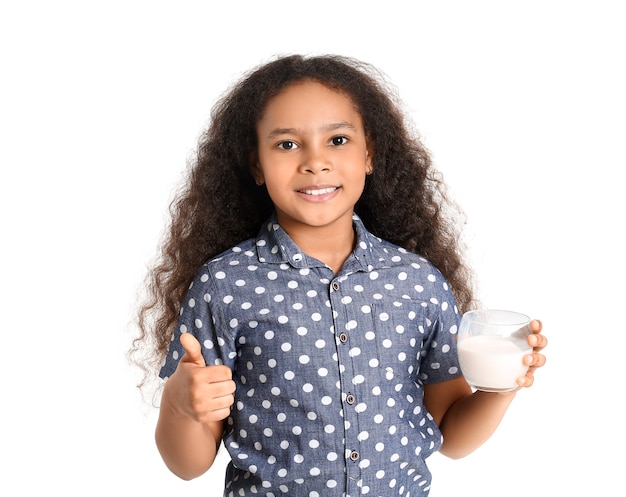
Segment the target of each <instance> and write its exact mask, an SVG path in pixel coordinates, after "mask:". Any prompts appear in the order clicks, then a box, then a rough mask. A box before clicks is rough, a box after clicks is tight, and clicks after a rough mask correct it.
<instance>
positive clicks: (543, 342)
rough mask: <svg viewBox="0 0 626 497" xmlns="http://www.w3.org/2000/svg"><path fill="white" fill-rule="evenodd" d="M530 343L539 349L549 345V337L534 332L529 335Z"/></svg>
mask: <svg viewBox="0 0 626 497" xmlns="http://www.w3.org/2000/svg"><path fill="white" fill-rule="evenodd" d="M528 345H530V346H531V347H532V348H533V349H535V350H536V351H538V350H541V349H543V348H545V347H546V346H547V345H548V339H547V338H546V337H545V336H543V335H541V334H539V333H533V334H532V335H528Z"/></svg>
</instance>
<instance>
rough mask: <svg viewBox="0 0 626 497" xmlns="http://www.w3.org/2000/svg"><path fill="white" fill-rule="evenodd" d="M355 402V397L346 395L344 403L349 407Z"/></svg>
mask: <svg viewBox="0 0 626 497" xmlns="http://www.w3.org/2000/svg"><path fill="white" fill-rule="evenodd" d="M355 400H356V398H355V396H354V395H352V394H351V393H350V394H348V396H347V397H346V402H347V403H348V404H350V405H352V404H354V401H355Z"/></svg>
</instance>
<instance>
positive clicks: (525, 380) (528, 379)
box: [517, 372, 535, 388]
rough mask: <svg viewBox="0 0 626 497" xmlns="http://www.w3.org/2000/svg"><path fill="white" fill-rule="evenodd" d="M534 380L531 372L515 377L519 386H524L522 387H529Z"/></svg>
mask: <svg viewBox="0 0 626 497" xmlns="http://www.w3.org/2000/svg"><path fill="white" fill-rule="evenodd" d="M534 382H535V377H534V376H533V374H532V373H530V372H529V373H527V374H526V375H525V376H520V377H519V378H518V379H517V384H518V385H519V386H520V387H524V388H528V387H531V386H532V385H533V383H534Z"/></svg>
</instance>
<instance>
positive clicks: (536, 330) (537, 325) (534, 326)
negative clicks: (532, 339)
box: [530, 319, 543, 333]
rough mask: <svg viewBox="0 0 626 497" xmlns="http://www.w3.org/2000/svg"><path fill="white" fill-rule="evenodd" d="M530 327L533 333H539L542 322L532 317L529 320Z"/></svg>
mask: <svg viewBox="0 0 626 497" xmlns="http://www.w3.org/2000/svg"><path fill="white" fill-rule="evenodd" d="M530 329H531V330H532V332H533V333H541V330H542V329H543V323H542V322H541V321H539V320H538V319H533V320H532V321H531V322H530Z"/></svg>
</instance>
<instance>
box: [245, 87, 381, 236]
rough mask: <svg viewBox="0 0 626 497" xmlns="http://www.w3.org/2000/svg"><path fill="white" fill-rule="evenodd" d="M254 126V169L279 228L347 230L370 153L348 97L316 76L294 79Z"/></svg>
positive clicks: (272, 101) (369, 164) (362, 183)
mask: <svg viewBox="0 0 626 497" xmlns="http://www.w3.org/2000/svg"><path fill="white" fill-rule="evenodd" d="M256 130H257V136H258V143H259V145H258V162H257V164H256V166H255V167H254V168H253V174H254V176H255V179H256V180H257V183H265V185H266V186H267V191H268V193H269V195H270V197H271V199H272V201H273V203H274V206H275V208H276V212H277V215H278V220H279V222H280V224H281V225H282V226H283V228H284V229H285V230H286V231H287V232H293V231H295V230H298V229H307V228H312V227H313V228H314V227H337V228H340V227H343V228H345V229H350V230H351V229H352V213H353V210H354V205H355V204H356V202H357V200H358V199H359V197H360V196H361V193H362V192H363V187H364V185H365V176H366V175H367V174H368V173H369V172H371V158H370V156H371V154H370V153H369V151H368V146H367V142H366V139H365V133H364V130H363V123H362V121H361V116H360V115H359V113H358V112H357V111H356V109H355V107H354V105H353V103H352V101H351V100H350V98H348V97H347V96H346V95H344V94H343V93H339V92H337V91H335V90H331V89H329V88H328V87H326V86H324V85H322V84H320V83H317V82H311V81H306V82H298V83H294V84H292V85H290V86H288V87H287V88H286V89H285V90H284V91H283V92H281V93H280V94H278V95H277V96H276V97H274V98H272V99H271V100H270V101H269V103H268V104H267V106H266V107H265V109H264V112H263V114H262V117H261V119H260V120H259V121H258V123H257V127H256Z"/></svg>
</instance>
